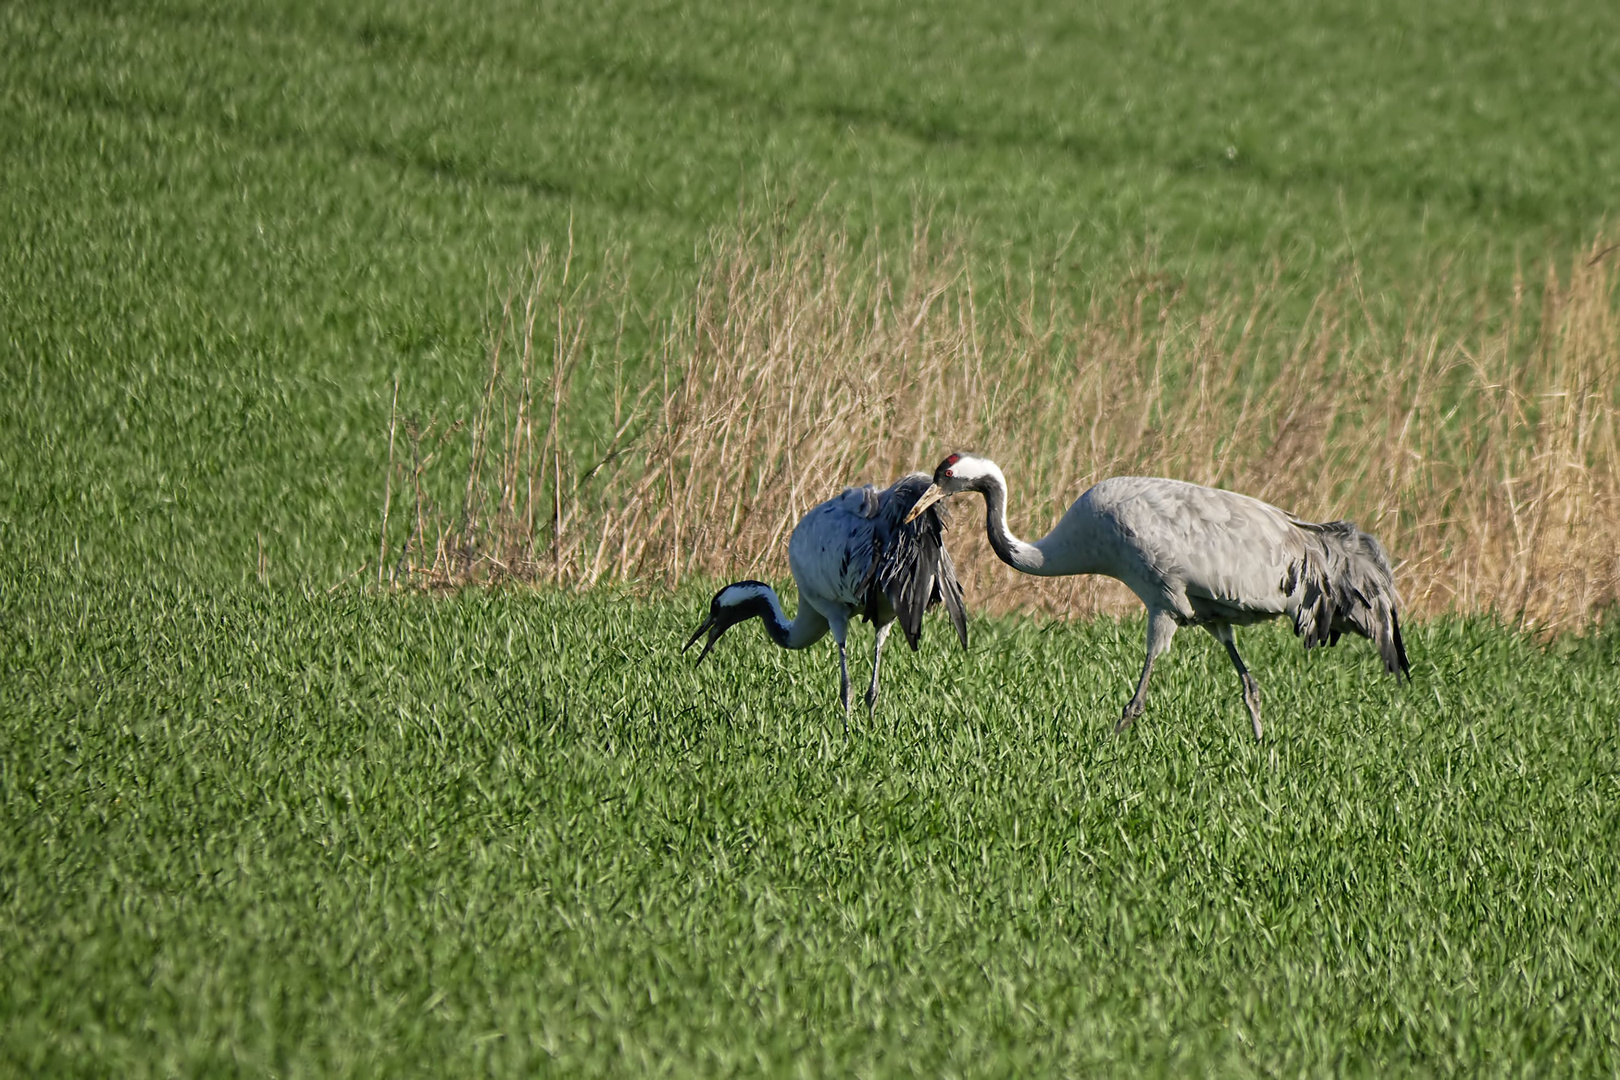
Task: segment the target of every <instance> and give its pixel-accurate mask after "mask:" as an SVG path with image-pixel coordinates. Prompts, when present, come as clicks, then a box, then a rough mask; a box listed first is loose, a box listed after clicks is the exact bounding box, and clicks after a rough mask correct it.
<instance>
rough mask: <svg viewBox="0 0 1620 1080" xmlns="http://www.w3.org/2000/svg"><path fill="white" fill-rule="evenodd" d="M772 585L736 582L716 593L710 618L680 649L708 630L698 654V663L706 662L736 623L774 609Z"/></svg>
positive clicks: (694, 642) (686, 646)
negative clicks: (772, 604) (712, 650)
mask: <svg viewBox="0 0 1620 1080" xmlns="http://www.w3.org/2000/svg"><path fill="white" fill-rule="evenodd" d="M770 594H771V587H770V586H769V585H767V584H765V583H764V582H763V581H734V582H732V583H731V584H730V585H727V586H726V587H725V588H723V589H721V590H720V591H719V592H717V593H715V594H714V599H712V600H710V601H709V617H708V618H707V619H704V620H703V625H702V626H699V627H698V628H697V629H696V630H695V631H693V632H692V636H691V637H690V638H688V639H687V642H686V644H685V645H683V646H682V647H681V652H685V651H686V650H687V649H690V648H691V647H692V646H693V645H696V644H697V639H698V638H700V637H702V636H703V633H704V631H708V634H709V640H708V642H707V643H706V644H705V645H704V646H703V651H702V652H700V653H698V658H697V662H698V663H699V664H701V663H703V658H704V657H705V656H708V655H709V650H710V649H712V648H714V643H715V642H717V641H719V640H720V635H721V634H724V633H725V632H726V631H727V630H729V629H731V628H732V627H733V626H736V625H737V624H738V623H740V622H746V621H747V620H749V619H753V618H756V617H761V616H764V615H765V614H766V613H767V612H769V611H770V610H771V602H770V600H769V599H768V597H769V596H770Z"/></svg>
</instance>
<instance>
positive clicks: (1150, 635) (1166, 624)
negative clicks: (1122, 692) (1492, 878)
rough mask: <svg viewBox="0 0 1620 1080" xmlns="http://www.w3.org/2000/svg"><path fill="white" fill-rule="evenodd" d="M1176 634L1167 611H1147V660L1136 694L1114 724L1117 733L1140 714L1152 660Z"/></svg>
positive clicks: (1173, 622)
mask: <svg viewBox="0 0 1620 1080" xmlns="http://www.w3.org/2000/svg"><path fill="white" fill-rule="evenodd" d="M1175 636H1176V620H1175V619H1172V618H1171V617H1170V613H1169V612H1168V611H1151V610H1150V611H1149V612H1148V621H1147V660H1146V661H1144V662H1143V664H1142V678H1141V680H1140V681H1139V682H1137V684H1136V694H1135V696H1134V697H1132V698H1131V700H1130V701H1129V702H1128V703H1126V705H1125V712H1124V715H1122V716H1121V717H1120V718H1119V723H1117V724H1115V725H1114V732H1115V733H1116V734H1117V733H1119V732H1121V731H1124V730H1125V729H1126V728H1128V727H1130V726H1131V722H1132V721H1134V720H1135V719H1136V718H1137V717H1138V716H1141V715H1142V710H1143V709H1144V708H1145V707H1146V706H1147V688H1148V677H1149V676H1151V675H1152V674H1153V661H1154V660H1157V659H1158V658H1159V654H1160V653H1162V652H1164V650H1166V649H1168V648H1169V647H1170V639H1171V638H1173V637H1175Z"/></svg>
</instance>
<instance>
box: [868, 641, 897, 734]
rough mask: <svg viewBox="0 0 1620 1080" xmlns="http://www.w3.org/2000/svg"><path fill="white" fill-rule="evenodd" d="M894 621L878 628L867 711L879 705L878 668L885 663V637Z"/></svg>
mask: <svg viewBox="0 0 1620 1080" xmlns="http://www.w3.org/2000/svg"><path fill="white" fill-rule="evenodd" d="M893 627H894V623H892V622H888V623H884V624H883V625H882V626H880V627H878V628H877V643H876V644H875V645H873V646H872V685H871V686H868V687H867V688H866V711H867V712H871V711H872V709H873V707H874V706H876V705H877V695H878V668H879V667H880V666H882V664H883V639H884V638H886V637H888V636H889V631H890V630H891V629H892V628H893Z"/></svg>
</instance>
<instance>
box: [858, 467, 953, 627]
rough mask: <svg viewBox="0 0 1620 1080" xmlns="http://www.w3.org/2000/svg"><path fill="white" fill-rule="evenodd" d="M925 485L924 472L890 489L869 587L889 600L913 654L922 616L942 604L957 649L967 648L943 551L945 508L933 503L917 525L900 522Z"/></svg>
mask: <svg viewBox="0 0 1620 1080" xmlns="http://www.w3.org/2000/svg"><path fill="white" fill-rule="evenodd" d="M930 483H931V481H930V479H929V477H928V476H927V474H925V473H913V474H912V475H910V476H907V477H905V478H904V479H903V480H901V481H900V482H899V483H898V484H896V485H895V487H896V489H897V490H896V491H895V494H894V496H893V497H892V499H891V502H890V505H887V506H884V507H883V508H882V509H881V510H880V511H879V513H878V517H879V519H880V521H881V527H880V528H879V530H878V532H877V536H876V542H877V544H878V546H879V552H878V558H877V559H876V560H874V562H873V565H872V579H871V583H870V585H869V588H873V589H876V590H880V591H882V592H883V593H884V595H885V596H887V597H888V598H889V602H890V604H892V605H893V607H894V611H895V617H896V619H897V621H898V622H899V623H900V631H901V633H903V634H905V636H906V644H908V645H910V646H911V650H912V651H913V652H916V651H917V643H918V641H919V640H920V639H921V637H922V619H923V613H924V612H925V611H927V610H928V609H929V608H930V607H931V606H932V605H934V604H938V603H943V604H944V605H945V610H946V611H948V612H949V613H950V617H951V625H953V626H955V627H956V636H957V637H958V638H960V639H961V641H962V648H964V649H965V648H967V643H968V639H967V612H966V611H965V610H964V609H963V607H962V586H961V584H960V583H959V582H958V581H957V579H956V567H955V566H954V565H953V564H952V562H951V554H950V552H948V551H946V550H945V535H944V533H945V528H946V527H947V526H948V525H949V524H950V517H949V515H948V514H947V512H946V510H945V507H944V506H943V505H940V504H937V503H936V504H934V505H932V506H930V507H928V509H926V510H924V511H923V513H922V515H921V516H920V517H918V518H917V519H916V520H914V521H909V522H908V521H906V520H905V518H906V515H907V514H909V513H910V512H911V508H912V507H913V506H915V505H916V504H917V500H918V499H919V498H921V497H922V494H923V492H924V491H925V490H926V489H927V488H928V486H929V484H930ZM868 610H870V608H868Z"/></svg>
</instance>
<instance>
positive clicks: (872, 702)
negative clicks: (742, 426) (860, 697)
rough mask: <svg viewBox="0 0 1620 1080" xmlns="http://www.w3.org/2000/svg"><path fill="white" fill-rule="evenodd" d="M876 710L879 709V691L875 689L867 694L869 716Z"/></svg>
mask: <svg viewBox="0 0 1620 1080" xmlns="http://www.w3.org/2000/svg"><path fill="white" fill-rule="evenodd" d="M875 708H877V690H876V689H875V688H874V689H871V690H868V691H867V692H866V713H867V715H868V716H870V715H871V714H872V710H873V709H875Z"/></svg>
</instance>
